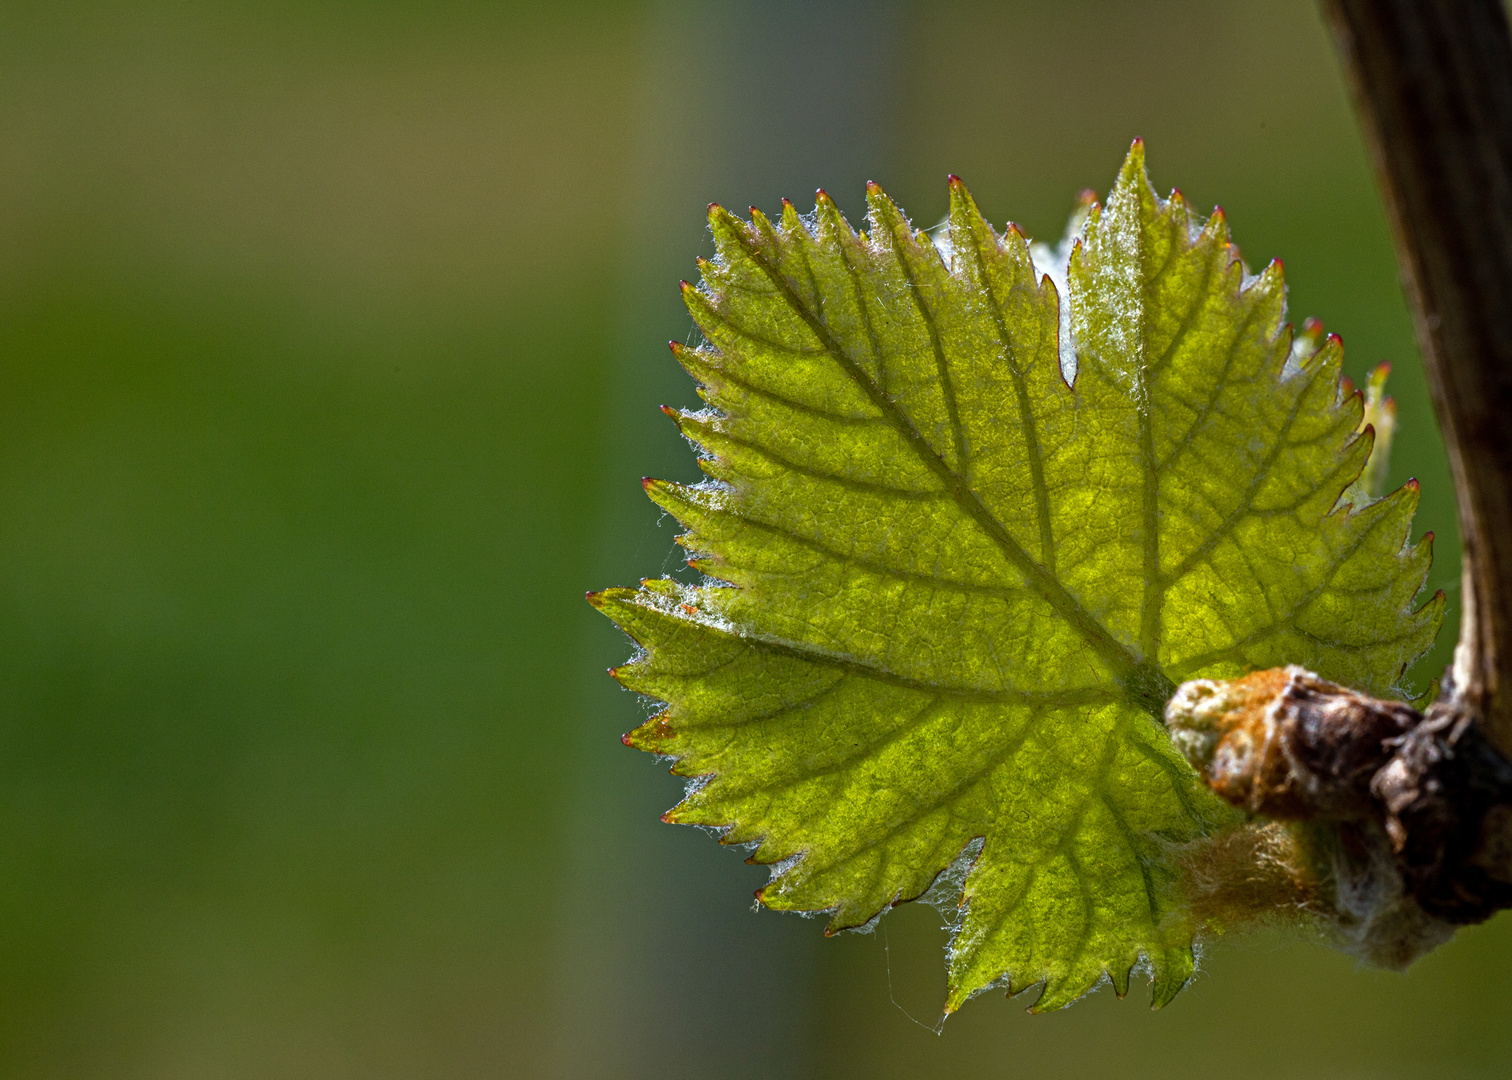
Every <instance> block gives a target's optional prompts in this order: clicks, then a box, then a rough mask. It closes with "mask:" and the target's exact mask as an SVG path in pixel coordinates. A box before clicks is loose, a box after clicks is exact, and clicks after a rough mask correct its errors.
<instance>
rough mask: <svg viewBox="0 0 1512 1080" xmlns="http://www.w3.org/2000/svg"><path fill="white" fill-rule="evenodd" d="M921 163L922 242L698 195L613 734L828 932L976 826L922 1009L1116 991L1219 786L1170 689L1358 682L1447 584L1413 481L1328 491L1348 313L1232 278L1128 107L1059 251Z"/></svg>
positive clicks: (1349, 476) (1341, 484)
mask: <svg viewBox="0 0 1512 1080" xmlns="http://www.w3.org/2000/svg"><path fill="white" fill-rule="evenodd" d="M950 194H951V209H950V218H949V226H948V236H947V237H945V238H944V242H943V243H942V244H941V245H940V248H943V249H944V250H946V251H948V252H949V253H950V254H949V261H948V262H947V261H945V259H944V258H943V257H942V255H941V253H940V250H939V249H937V247H936V245H935V244H934V243H932V242H931V240H930V238H929V237H928V236H926V235H924V234H923V233H919V232H916V231H915V230H914V229H913V228H912V227H911V226H910V225H909V223H908V221H907V220H906V219H905V218H904V216H903V214H902V212H901V211H900V210H899V209H898V208H897V207H896V206H894V205H893V203H892V202H891V201H890V200H889V199H888V198H887V196H886V195H884V194H883V193H882V192H881V190H880V189H878V188H876V187H875V186H873V187H872V188H870V190H869V192H868V203H869V207H870V214H869V228H868V232H867V233H864V234H860V235H858V234H857V233H855V232H854V231H853V230H852V229H851V228H850V226H849V225H848V224H847V223H846V222H845V220H844V219H843V218H842V217H841V215H840V213H839V211H838V210H837V209H836V208H835V206H834V204H833V203H832V202H831V201H830V200H829V199H828V197H826V196H825V195H824V194H823V193H822V192H821V193H820V196H819V200H818V206H817V208H816V210H815V213H814V215H813V216H812V217H811V218H803V217H800V216H799V215H798V213H797V211H796V210H795V209H794V208H793V207H792V206H791V205H790V204H785V205H784V209H783V214H782V216H781V219H780V220H778V221H770V220H768V219H767V218H766V217H764V216H763V215H761V214H760V213H759V212H758V211H754V210H753V211H752V218H751V220H750V222H743V221H740V220H739V219H737V218H736V217H734V216H733V215H731V214H729V213H728V212H726V211H725V210H723V209H721V208H719V207H713V208H711V212H710V217H709V222H710V227H711V228H712V230H713V233H714V239H715V243H716V245H717V250H718V254H717V257H716V258H715V259H714V260H713V261H712V262H710V263H707V264H704V265H703V266H702V270H703V281H702V284H701V286H700V287H698V288H694V287H692V286H688V287H686V288H685V297H686V300H687V303H688V307H689V310H690V311H691V312H692V313H693V317H694V319H695V320H696V321H697V323H698V326H699V328H700V329H701V330H702V332H703V334H704V337H705V339H706V344H704V345H703V346H701V347H699V348H696V349H689V348H681V347H674V351H675V352H676V354H677V357H678V359H679V360H680V361H681V362H682V364H683V365H684V367H686V368H687V370H688V371H689V372H690V373H691V374H692V375H693V376H694V377H695V378H696V379H697V380H698V382H699V384H700V387H701V390H702V394H703V397H704V399H705V400H706V401H707V403H708V406H709V407H708V408H707V409H705V410H704V411H701V412H690V413H678V414H676V416H677V420H678V422H679V424H680V426H681V428H682V430H683V432H684V433H685V434H686V435H687V436H688V437H689V438H690V439H692V440H693V441H694V442H695V443H697V444H698V445H699V446H700V447H702V449H703V452H704V456H703V457H702V459H701V462H700V463H701V465H702V466H703V468H704V470H705V471H706V472H707V473H708V475H709V477H710V479H709V480H708V481H707V482H706V483H704V484H699V485H694V486H688V485H682V484H672V483H663V482H648V485H647V491H648V493H649V494H650V496H651V498H652V499H653V500H655V501H656V502H657V503H658V504H659V505H661V506H663V507H665V508H666V509H667V510H669V511H670V512H671V513H673V514H674V515H676V517H677V519H678V520H679V521H680V522H682V524H683V525H684V526H686V528H687V530H688V531H687V532H686V533H685V534H684V535H683V536H682V537H680V538H679V539H680V542H681V543H682V544H683V545H684V546H685V547H687V548H688V549H689V550H690V551H691V552H692V553H693V557H692V559H691V562H692V565H694V566H695V567H697V568H698V569H700V570H702V571H703V572H704V573H706V574H707V575H708V576H709V578H710V579H711V580H710V581H709V582H708V583H707V584H704V585H701V586H688V585H683V584H679V583H677V582H673V581H649V582H646V583H644V584H643V585H642V587H641V588H640V589H638V590H632V589H610V590H607V591H606V592H604V593H601V594H596V595H595V596H594V597H593V598H592V599H593V601H594V602H595V603H596V604H597V605H598V606H599V607H601V608H602V609H603V610H604V612H605V613H606V614H608V615H609V616H610V617H611V618H613V619H614V620H615V621H616V622H617V623H618V624H619V625H620V626H621V627H623V628H624V629H625V630H626V631H627V632H628V633H629V634H630V635H631V636H632V637H633V638H634V639H635V640H636V641H637V642H639V643H640V644H641V645H642V646H643V650H644V651H643V652H641V653H640V655H638V656H637V657H636V658H635V659H634V660H632V661H631V662H630V663H629V664H627V665H625V666H624V667H622V668H619V669H617V671H616V672H615V675H616V677H617V678H618V679H619V680H620V681H621V682H622V683H623V684H624V685H626V686H628V687H630V688H632V689H634V690H637V691H640V692H641V693H644V694H647V695H650V696H652V697H655V698H657V699H660V700H661V701H664V702H666V703H667V706H666V708H665V709H664V710H663V711H662V712H660V713H659V714H658V715H657V716H655V717H654V718H652V719H651V720H650V721H648V722H647V723H646V724H645V725H643V726H642V727H640V728H638V729H637V730H636V731H634V732H632V733H631V734H630V735H628V736H626V742H627V743H629V744H630V745H631V746H635V747H638V748H640V749H644V750H648V751H651V752H654V753H657V754H664V755H669V756H671V757H672V758H674V759H675V760H676V765H675V767H674V771H675V772H677V773H678V774H680V775H683V776H687V777H690V778H699V780H700V782H699V783H697V784H694V785H692V786H691V787H690V791H689V795H688V797H687V798H686V799H685V800H684V801H683V802H682V803H681V804H679V805H678V806H677V807H676V808H674V809H673V810H672V811H670V812H669V813H668V814H667V815H666V819H667V820H668V821H673V822H683V823H691V824H700V825H707V826H715V827H720V828H724V829H726V830H727V832H726V833H725V836H724V842H726V843H731V844H753V845H755V851H754V854H753V856H752V858H753V860H754V861H756V862H761V863H769V864H774V865H775V866H776V868H777V870H776V873H775V874H774V876H773V879H772V881H771V882H770V884H768V885H767V886H766V887H765V888H764V889H762V890H761V892H760V894H759V895H760V897H761V899H762V901H763V902H764V903H766V904H767V905H768V906H770V907H774V908H781V909H790V910H804V911H828V912H830V913H831V921H830V929H831V930H839V929H845V928H848V927H858V926H863V925H865V924H867V923H868V922H869V921H870V920H872V919H874V918H875V917H876V916H877V915H878V914H879V913H880V912H882V911H883V910H885V909H886V908H887V907H888V906H889V905H891V904H894V903H897V902H899V901H901V900H908V899H912V898H915V897H918V896H919V895H920V894H921V893H923V892H924V891H925V890H926V889H927V888H929V886H930V885H931V883H932V882H933V881H934V880H935V878H936V877H937V875H939V874H940V872H941V871H942V870H944V869H945V868H946V867H948V866H950V865H951V864H952V862H953V861H955V860H956V859H957V857H958V856H960V855H961V854H962V852H963V851H966V850H967V849H968V846H969V845H972V844H973V842H974V841H977V840H981V841H982V843H981V844H980V852H979V854H977V855H976V857H975V859H974V861H972V862H971V864H970V869H969V872H968V873H967V874H966V877H965V884H964V888H963V891H962V895H961V904H962V905H963V911H962V915H961V918H960V923H959V928H958V930H957V933H956V935H955V937H954V939H953V941H952V945H951V950H950V957H949V975H950V989H949V998H948V1002H947V1008H948V1009H952V1010H953V1009H955V1008H957V1007H959V1005H960V1004H961V1003H963V1002H964V1001H965V1000H966V999H967V998H969V997H970V996H971V995H973V994H975V993H977V992H979V991H981V990H983V989H985V988H987V987H989V986H992V985H1000V986H1003V985H1006V986H1007V988H1008V989H1009V992H1010V993H1017V992H1018V991H1020V990H1023V989H1026V988H1028V987H1030V986H1032V985H1034V984H1036V983H1043V984H1044V992H1043V995H1042V996H1041V997H1040V998H1039V1001H1038V1002H1037V1006H1036V1007H1037V1008H1039V1009H1051V1008H1057V1007H1060V1006H1062V1005H1065V1004H1067V1003H1069V1002H1070V1001H1072V1000H1074V999H1075V998H1077V997H1078V996H1080V995H1081V994H1083V993H1085V992H1086V991H1087V990H1088V989H1089V988H1091V987H1092V986H1093V985H1095V984H1096V983H1097V982H1098V981H1099V980H1100V979H1101V978H1103V977H1104V976H1105V975H1106V976H1109V977H1110V978H1111V979H1112V981H1113V984H1114V986H1115V989H1117V991H1118V992H1119V993H1120V994H1122V993H1123V992H1124V991H1125V990H1126V989H1127V986H1128V975H1129V971H1130V969H1131V968H1132V967H1133V966H1135V965H1136V964H1137V963H1138V962H1139V961H1140V959H1141V958H1143V959H1144V960H1145V961H1147V963H1148V965H1149V968H1150V971H1151V973H1152V977H1153V982H1154V998H1155V1004H1156V1005H1160V1004H1163V1003H1164V1002H1166V1001H1168V1000H1170V998H1171V997H1173V996H1174V995H1175V994H1176V992H1177V991H1178V990H1179V989H1180V988H1181V986H1182V985H1183V983H1184V982H1185V981H1186V979H1187V978H1188V976H1189V975H1190V973H1191V971H1192V966H1193V959H1192V942H1193V935H1194V933H1195V931H1196V929H1197V928H1196V927H1195V926H1194V925H1193V922H1192V919H1191V918H1190V917H1189V915H1188V913H1186V912H1185V911H1184V910H1183V909H1182V907H1181V905H1180V902H1179V899H1178V896H1177V890H1176V889H1175V887H1174V880H1175V875H1176V873H1177V868H1176V860H1175V859H1174V857H1173V856H1172V852H1173V850H1174V849H1175V848H1176V847H1177V846H1178V845H1181V844H1183V843H1186V842H1189V841H1192V840H1194V839H1196V838H1198V837H1201V836H1204V835H1206V834H1209V833H1211V832H1213V831H1214V830H1216V829H1218V828H1220V827H1222V825H1223V824H1224V823H1226V822H1229V821H1232V820H1233V813H1234V812H1233V811H1232V810H1231V809H1230V808H1228V807H1227V806H1226V805H1224V804H1223V803H1222V802H1221V801H1220V800H1218V799H1217V798H1216V797H1215V796H1213V795H1212V794H1211V793H1210V792H1209V791H1208V790H1207V788H1206V787H1205V786H1204V785H1203V784H1202V783H1201V781H1200V780H1199V778H1198V777H1197V775H1196V773H1195V772H1193V771H1192V769H1191V767H1190V766H1189V765H1188V764H1187V762H1186V761H1185V760H1184V759H1183V757H1182V756H1181V754H1179V753H1178V752H1177V751H1176V750H1175V749H1174V748H1173V746H1172V745H1171V742H1170V739H1169V737H1168V736H1167V734H1166V731H1165V729H1164V727H1163V726H1162V725H1161V723H1160V720H1159V717H1160V713H1161V709H1162V707H1163V705H1164V702H1165V701H1166V699H1167V698H1168V697H1169V696H1170V694H1171V692H1172V690H1173V688H1174V685H1175V684H1176V683H1178V682H1181V681H1183V680H1186V679H1190V678H1194V677H1197V676H1207V677H1217V678H1225V677H1232V676H1237V675H1239V674H1242V673H1244V672H1246V671H1250V670H1253V669H1256V668H1264V667H1273V666H1278V665H1282V664H1287V663H1295V664H1303V665H1306V666H1307V667H1309V668H1311V669H1312V670H1315V671H1318V672H1320V673H1322V674H1323V675H1324V676H1326V677H1328V678H1330V679H1335V680H1338V681H1341V682H1345V683H1348V684H1351V685H1354V686H1357V687H1359V688H1361V689H1363V690H1366V691H1369V692H1372V693H1385V692H1387V691H1388V690H1389V689H1390V688H1391V687H1392V685H1393V684H1394V682H1395V681H1396V680H1397V679H1398V678H1399V677H1400V675H1401V674H1402V672H1403V670H1404V669H1405V667H1406V665H1407V664H1409V663H1410V662H1411V661H1412V660H1414V659H1415V658H1416V657H1418V656H1420V655H1421V654H1422V653H1423V652H1424V651H1426V649H1427V648H1428V646H1429V645H1430V644H1431V642H1432V640H1433V636H1434V634H1435V632H1436V630H1437V627H1438V623H1439V620H1440V616H1441V612H1442V606H1443V605H1442V597H1436V598H1434V600H1433V601H1431V602H1430V603H1429V604H1427V605H1426V606H1424V607H1423V608H1421V609H1418V610H1414V608H1413V599H1414V597H1415V595H1416V594H1417V592H1418V590H1419V589H1420V587H1421V585H1422V582H1423V579H1424V575H1425V574H1426V572H1427V569H1428V563H1429V546H1428V544H1426V543H1422V544H1419V545H1417V546H1416V547H1412V548H1408V547H1406V546H1405V545H1406V541H1407V538H1408V531H1409V527H1410V524H1411V519H1412V513H1413V509H1414V507H1415V505H1416V502H1417V490H1416V487H1415V485H1409V486H1408V487H1405V488H1402V489H1400V490H1399V491H1397V492H1395V493H1394V494H1392V495H1389V496H1387V497H1386V498H1384V499H1381V500H1379V501H1377V502H1372V503H1368V504H1367V503H1365V501H1364V500H1363V499H1362V500H1361V505H1359V506H1358V507H1354V508H1351V507H1350V506H1348V505H1346V504H1343V503H1341V502H1340V495H1341V493H1342V492H1343V491H1344V490H1345V488H1346V487H1348V486H1349V485H1350V484H1351V483H1353V482H1354V481H1355V479H1356V478H1357V477H1358V476H1359V475H1360V472H1361V469H1362V467H1363V466H1364V465H1365V464H1366V462H1367V460H1368V459H1369V457H1370V452H1371V435H1370V433H1369V432H1363V433H1362V432H1361V420H1362V405H1361V401H1360V397H1359V395H1357V394H1353V395H1341V392H1340V376H1339V365H1340V358H1341V354H1342V350H1341V347H1340V345H1339V342H1338V339H1337V338H1330V339H1328V340H1326V341H1323V340H1320V339H1321V334H1314V340H1312V341H1311V342H1308V341H1306V340H1305V339H1303V340H1302V342H1301V344H1302V345H1303V346H1305V347H1301V348H1297V349H1295V350H1294V347H1293V341H1292V335H1291V333H1290V330H1289V328H1287V327H1283V325H1282V316H1283V306H1284V303H1283V302H1284V285H1283V282H1282V276H1281V268H1280V266H1279V264H1273V265H1271V266H1269V267H1267V268H1266V269H1265V270H1264V271H1263V272H1262V273H1260V274H1259V275H1258V276H1256V277H1252V278H1251V277H1248V276H1247V274H1246V271H1245V268H1244V266H1243V264H1242V263H1241V262H1240V261H1239V258H1238V255H1237V253H1236V251H1235V250H1234V248H1233V247H1232V246H1231V244H1230V242H1229V234H1228V226H1227V224H1226V222H1225V221H1224V219H1223V216H1222V214H1221V213H1215V214H1214V215H1213V216H1212V217H1211V218H1209V219H1208V220H1207V221H1206V222H1205V223H1204V222H1201V221H1199V220H1198V219H1197V218H1196V217H1195V215H1193V214H1192V212H1191V211H1190V210H1189V209H1188V208H1187V206H1186V204H1185V203H1184V202H1183V201H1182V200H1181V197H1180V196H1179V195H1173V196H1172V198H1171V199H1169V200H1166V201H1162V200H1160V199H1158V198H1157V197H1156V195H1155V193H1154V192H1153V191H1152V190H1151V188H1150V186H1149V182H1148V181H1147V180H1146V178H1145V173H1144V162H1143V150H1142V147H1141V146H1140V144H1138V143H1136V144H1135V146H1134V148H1133V149H1132V150H1131V151H1130V154H1129V157H1128V159H1127V161H1126V162H1125V163H1124V166H1123V169H1122V171H1121V172H1120V174H1119V178H1118V181H1117V183H1116V185H1115V186H1114V188H1113V191H1112V193H1111V194H1110V196H1109V198H1108V201H1107V204H1106V206H1102V207H1098V206H1096V205H1095V204H1094V205H1091V206H1090V207H1089V208H1087V210H1086V211H1084V213H1085V223H1084V225H1082V226H1081V227H1080V229H1079V230H1078V231H1079V239H1077V241H1076V243H1075V245H1074V247H1073V248H1072V249H1071V250H1070V252H1069V262H1065V263H1062V264H1061V265H1060V266H1058V267H1048V266H1047V267H1037V266H1036V265H1035V264H1034V262H1033V260H1032V257H1031V253H1030V248H1029V245H1028V242H1027V241H1026V240H1025V238H1024V236H1023V235H1022V234H1021V233H1019V232H1018V231H1017V230H1016V229H1015V228H1013V227H1012V226H1010V227H1009V229H1008V231H1007V232H1006V233H1004V234H999V233H997V232H996V231H994V230H993V229H992V227H991V226H990V225H988V223H987V222H986V221H985V220H984V219H983V218H982V216H981V214H980V213H979V212H978V211H977V208H976V206H975V204H974V203H973V202H972V199H971V197H970V195H969V194H968V193H967V191H966V189H965V187H964V186H963V185H962V184H961V183H960V182H959V181H956V180H954V179H952V182H951V193H950ZM1050 270H1053V271H1054V273H1055V276H1056V277H1057V278H1059V279H1060V280H1063V281H1065V282H1066V283H1067V286H1068V291H1069V298H1068V301H1069V319H1067V320H1066V321H1065V324H1064V326H1065V329H1068V330H1069V334H1070V340H1069V341H1064V340H1062V338H1063V321H1062V313H1061V307H1060V305H1061V304H1062V303H1063V302H1067V298H1063V297H1061V296H1059V295H1058V293H1057V290H1056V288H1055V286H1054V285H1053V284H1052V282H1051V279H1050V277H1048V276H1046V272H1047V271H1050ZM1071 373H1074V376H1073V377H1074V383H1072V384H1068V382H1067V379H1066V375H1067V374H1071ZM1377 430H1378V431H1379V430H1380V429H1379V426H1378V428H1377Z"/></svg>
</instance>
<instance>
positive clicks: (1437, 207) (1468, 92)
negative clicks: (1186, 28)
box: [1322, 0, 1512, 756]
mask: <svg viewBox="0 0 1512 1080" xmlns="http://www.w3.org/2000/svg"><path fill="white" fill-rule="evenodd" d="M1322 7H1323V11H1324V14H1325V15H1326V17H1327V19H1328V21H1329V22H1330V23H1331V25H1332V28H1333V32H1334V36H1335V39H1336V41H1337V44H1338V48H1339V52H1340V55H1341V57H1342V59H1343V63H1344V67H1345V70H1346V72H1347V73H1348V76H1349V80H1350V82H1351V84H1352V87H1353V91H1354V96H1355V102H1356V106H1357V108H1358V111H1359V114H1360V118H1361V122H1362V126H1363V128H1364V131H1365V136H1366V141H1367V143H1368V144H1369V146H1370V150H1371V153H1372V155H1373V157H1374V159H1375V166H1376V172H1377V175H1378V177H1379V179H1380V183H1381V188H1382V192H1383V194H1384V196H1385V201H1386V206H1387V210H1388V213H1389V215H1390V217H1391V221H1392V225H1393V229H1394V232H1395V236H1396V244H1397V252H1398V257H1399V260H1400V263H1401V267H1402V276H1403V278H1404V283H1405V285H1406V289H1407V293H1408V297H1409V300H1410V302H1411V304H1412V307H1413V312H1414V315H1415V318H1416V322H1417V336H1418V342H1419V345H1420V346H1421V348H1422V352H1423V360H1424V363H1425V364H1426V366H1427V372H1428V384H1429V387H1430V389H1431V391H1432V394H1433V403H1434V408H1435V411H1436V413H1437V416H1438V421H1439V426H1440V428H1441V429H1442V431H1443V435H1444V442H1445V444H1446V446H1447V448H1448V452H1449V460H1450V464H1451V467H1452V469H1453V473H1454V482H1455V491H1456V495H1457V497H1458V501H1459V522H1460V534H1461V537H1462V539H1463V544H1464V576H1463V596H1462V600H1461V603H1462V615H1461V624H1460V640H1459V646H1458V648H1457V650H1456V652H1455V659H1454V665H1453V667H1452V668H1451V670H1450V673H1449V677H1448V678H1447V679H1446V680H1445V695H1444V699H1443V701H1444V703H1445V704H1448V705H1451V706H1453V707H1454V708H1455V709H1456V711H1460V712H1465V713H1468V714H1469V715H1471V716H1473V717H1474V718H1475V719H1476V720H1478V721H1479V722H1480V723H1481V725H1482V726H1483V727H1484V728H1485V731H1486V733H1487V735H1489V736H1490V738H1491V740H1492V741H1493V742H1494V743H1495V744H1496V745H1497V746H1498V747H1499V748H1500V749H1501V751H1502V753H1503V754H1505V755H1508V756H1512V34H1509V32H1508V25H1507V15H1506V11H1505V10H1504V8H1503V6H1502V2H1501V0H1322Z"/></svg>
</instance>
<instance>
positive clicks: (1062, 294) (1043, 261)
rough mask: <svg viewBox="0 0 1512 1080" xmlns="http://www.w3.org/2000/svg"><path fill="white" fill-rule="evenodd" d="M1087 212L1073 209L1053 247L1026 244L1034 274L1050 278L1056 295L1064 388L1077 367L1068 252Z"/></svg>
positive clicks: (1073, 378) (1085, 208) (1084, 208)
mask: <svg viewBox="0 0 1512 1080" xmlns="http://www.w3.org/2000/svg"><path fill="white" fill-rule="evenodd" d="M1089 212H1090V204H1087V205H1083V206H1079V207H1077V209H1076V211H1075V212H1074V213H1073V214H1072V215H1071V220H1070V221H1068V222H1067V223H1066V231H1065V233H1064V234H1063V235H1062V236H1061V239H1060V243H1058V244H1056V245H1055V246H1054V247H1051V246H1050V245H1049V244H1045V243H1039V242H1036V243H1032V244H1030V245H1029V258H1030V259H1031V260H1032V261H1033V263H1034V269H1035V271H1036V272H1037V273H1040V274H1043V275H1044V276H1045V277H1048V278H1049V279H1050V284H1051V285H1053V286H1054V287H1055V293H1056V296H1058V297H1059V298H1060V305H1059V306H1060V365H1061V378H1063V379H1065V380H1066V385H1068V386H1072V385H1075V383H1076V366H1077V364H1076V338H1075V337H1074V336H1073V335H1072V333H1071V283H1070V267H1071V251H1072V249H1073V248H1075V247H1076V242H1077V240H1079V239H1081V235H1082V230H1083V229H1084V228H1085V226H1086V224H1087V216H1088V214H1089Z"/></svg>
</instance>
